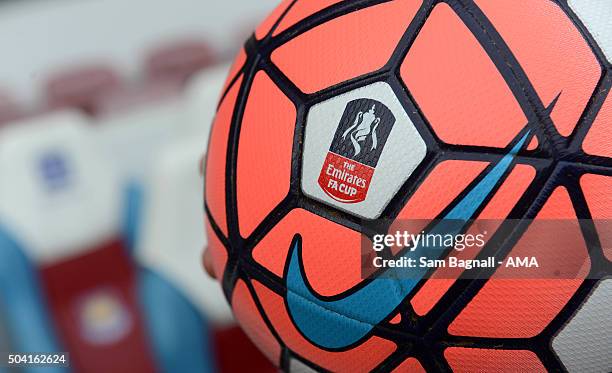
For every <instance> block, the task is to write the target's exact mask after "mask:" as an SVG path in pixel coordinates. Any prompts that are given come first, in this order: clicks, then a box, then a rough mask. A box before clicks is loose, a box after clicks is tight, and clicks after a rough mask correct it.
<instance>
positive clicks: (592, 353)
mask: <svg viewBox="0 0 612 373" xmlns="http://www.w3.org/2000/svg"><path fill="white" fill-rule="evenodd" d="M611 299H612V280H611V279H606V280H602V281H601V282H600V283H599V284H598V285H597V287H596V288H595V289H594V290H593V292H592V293H591V295H590V296H589V298H588V299H587V300H586V301H585V303H584V304H583V305H582V307H581V308H580V309H579V310H578V312H576V314H575V315H574V317H573V318H572V319H571V320H570V321H569V322H568V323H567V325H566V326H565V327H564V328H563V330H561V332H560V333H559V334H558V335H557V336H556V337H555V338H554V339H553V343H552V346H553V349H554V350H555V352H556V353H557V356H559V358H560V359H561V361H562V362H563V364H564V365H565V367H566V368H567V370H569V371H570V372H572V373H573V372H577V373H591V372H593V373H602V372H612V304H611V303H610V300H611Z"/></svg>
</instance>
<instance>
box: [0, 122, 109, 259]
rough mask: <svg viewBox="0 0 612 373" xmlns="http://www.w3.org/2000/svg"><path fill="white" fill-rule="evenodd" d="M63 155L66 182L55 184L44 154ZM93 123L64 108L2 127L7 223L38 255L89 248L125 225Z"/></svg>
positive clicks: (2, 215)
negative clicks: (44, 166) (46, 170)
mask: <svg viewBox="0 0 612 373" xmlns="http://www.w3.org/2000/svg"><path fill="white" fill-rule="evenodd" d="M49 154H54V155H60V157H61V158H62V159H63V160H64V164H65V165H66V170H67V172H66V179H65V180H66V182H65V183H64V186H63V187H58V188H49V184H48V183H47V182H45V180H46V179H45V178H44V177H43V174H42V171H41V166H40V162H41V160H42V159H44V157H46V156H48V155H49ZM111 167H112V166H111V165H110V164H109V163H107V162H106V161H105V160H104V158H103V157H102V156H101V153H100V152H99V149H98V148H97V147H96V145H95V143H94V141H93V138H92V131H91V124H90V123H87V120H86V119H85V118H84V117H82V116H80V115H78V114H76V113H73V112H57V113H52V114H48V115H45V116H42V117H38V118H33V119H31V120H29V121H27V122H23V123H16V124H14V125H12V126H10V127H7V128H4V129H3V130H2V131H0V175H2V180H3V181H2V183H0V223H1V224H3V225H4V226H5V227H7V228H8V230H9V232H10V233H11V234H13V235H14V236H15V237H16V239H17V240H18V241H19V242H20V243H21V244H22V246H23V247H24V250H26V252H27V254H28V255H29V256H30V258H31V259H32V260H34V261H35V262H37V263H53V262H57V261H61V260H63V259H66V258H68V257H71V256H73V255H77V254H82V253H83V252H84V251H86V250H88V249H91V248H92V247H93V246H94V245H97V244H100V243H101V242H103V241H104V240H106V239H110V238H112V237H114V236H116V235H117V233H118V232H119V225H120V220H121V215H120V213H121V212H120V204H121V191H120V189H119V183H118V180H117V178H116V174H115V173H114V172H113V170H112V168H111Z"/></svg>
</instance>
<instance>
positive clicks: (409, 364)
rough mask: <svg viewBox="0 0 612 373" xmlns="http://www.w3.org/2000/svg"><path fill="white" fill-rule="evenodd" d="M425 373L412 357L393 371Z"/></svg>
mask: <svg viewBox="0 0 612 373" xmlns="http://www.w3.org/2000/svg"><path fill="white" fill-rule="evenodd" d="M402 372H404V373H427V371H426V370H425V368H423V366H422V365H421V363H420V362H419V361H418V360H417V359H416V358H413V357H409V358H408V359H406V360H404V362H402V363H401V364H400V365H398V366H397V368H395V369H393V373H402Z"/></svg>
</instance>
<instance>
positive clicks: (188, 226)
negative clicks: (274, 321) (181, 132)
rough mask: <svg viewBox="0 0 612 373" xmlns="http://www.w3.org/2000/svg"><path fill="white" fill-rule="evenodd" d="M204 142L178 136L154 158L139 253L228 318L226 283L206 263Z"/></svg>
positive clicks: (219, 317) (220, 318) (220, 319)
mask: <svg viewBox="0 0 612 373" xmlns="http://www.w3.org/2000/svg"><path fill="white" fill-rule="evenodd" d="M204 144H205V143H202V141H201V140H199V139H184V140H180V141H177V142H176V143H174V144H171V145H169V146H168V147H166V148H165V149H164V151H163V152H162V154H161V156H160V157H159V158H158V160H157V161H156V162H155V169H154V171H153V175H152V177H151V179H150V180H151V182H150V183H151V184H150V187H149V188H148V191H149V196H148V197H149V198H148V199H147V201H148V203H147V204H146V205H145V206H143V215H142V218H143V220H142V225H141V230H140V237H139V239H138V240H137V242H138V246H137V248H136V252H135V256H136V257H137V258H138V262H139V263H143V264H144V265H146V266H147V267H148V268H153V269H155V270H156V272H158V273H163V274H164V275H165V276H166V277H167V278H169V279H172V280H173V281H174V282H175V283H177V284H181V286H180V287H181V289H185V291H186V293H187V294H188V295H189V298H190V299H192V300H193V303H194V304H196V305H197V306H198V307H200V308H201V310H202V311H203V312H204V313H206V314H207V315H208V316H209V318H210V319H211V320H212V321H214V322H215V323H217V324H227V323H228V322H231V321H232V316H231V311H230V308H229V307H228V305H227V302H226V301H225V299H224V295H223V292H222V291H221V287H220V286H219V283H218V282H217V281H214V280H213V279H211V278H209V277H208V275H206V274H205V273H204V271H203V269H202V264H201V257H202V249H203V247H204V245H205V244H206V238H205V236H204V230H203V228H202V227H203V226H204V210H203V207H202V206H203V203H204V202H203V190H204V183H203V179H202V177H201V176H200V172H199V170H198V164H199V161H200V158H201V157H202V154H203V149H204V148H205V145H204ZM198 201H199V202H198Z"/></svg>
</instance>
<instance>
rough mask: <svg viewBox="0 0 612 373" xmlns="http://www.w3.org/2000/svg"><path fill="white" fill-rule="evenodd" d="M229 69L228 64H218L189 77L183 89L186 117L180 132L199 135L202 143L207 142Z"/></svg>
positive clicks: (187, 134)
mask: <svg viewBox="0 0 612 373" xmlns="http://www.w3.org/2000/svg"><path fill="white" fill-rule="evenodd" d="M229 69H230V66H229V65H220V66H217V67H215V68H212V69H207V70H205V71H203V72H201V73H200V74H198V75H197V76H195V77H194V78H193V79H191V81H190V82H189V85H188V86H187V87H186V90H185V109H184V110H185V115H186V118H185V123H184V124H183V125H182V126H181V127H180V128H179V131H180V132H182V133H184V134H185V135H186V136H200V138H201V139H202V141H203V142H204V144H208V136H209V135H210V127H211V124H212V121H213V119H214V117H215V114H216V113H217V103H218V102H219V98H220V96H221V93H222V92H221V90H222V89H223V85H224V84H225V80H226V78H227V75H228V73H229Z"/></svg>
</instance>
